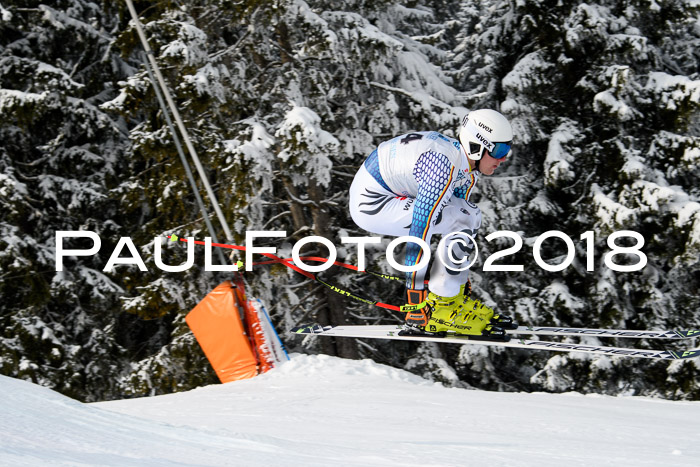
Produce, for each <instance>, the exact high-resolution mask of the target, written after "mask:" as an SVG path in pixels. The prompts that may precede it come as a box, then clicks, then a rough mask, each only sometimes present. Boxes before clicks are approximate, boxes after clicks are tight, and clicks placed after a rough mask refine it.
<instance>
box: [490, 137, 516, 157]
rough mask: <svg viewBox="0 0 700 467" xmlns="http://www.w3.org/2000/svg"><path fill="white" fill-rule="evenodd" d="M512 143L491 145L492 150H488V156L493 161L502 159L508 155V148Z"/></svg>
mask: <svg viewBox="0 0 700 467" xmlns="http://www.w3.org/2000/svg"><path fill="white" fill-rule="evenodd" d="M512 143H513V142H512V141H508V142H507V143H493V148H491V149H489V150H488V151H489V155H491V157H493V158H494V159H503V158H504V157H506V156H507V155H508V154H510V146H511V144H512Z"/></svg>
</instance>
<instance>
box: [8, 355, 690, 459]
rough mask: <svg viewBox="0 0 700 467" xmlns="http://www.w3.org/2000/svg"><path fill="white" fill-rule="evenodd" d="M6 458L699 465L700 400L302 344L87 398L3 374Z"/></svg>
mask: <svg viewBox="0 0 700 467" xmlns="http://www.w3.org/2000/svg"><path fill="white" fill-rule="evenodd" d="M0 391H2V394H3V397H2V398H0V413H2V417H0V432H1V433H2V436H0V465H8V466H9V465H12V466H45V465H52V466H84V465H100V466H184V465H188V466H226V465H230V466H258V465H259V466H269V465H284V466H313V465H322V466H332V465H343V466H350V465H362V466H372V465H376V466H380V465H381V466H392V465H402V466H407V465H408V466H410V465H421V466H425V465H441V466H450V465H454V466H458V465H459V466H484V465H489V466H508V467H514V466H538V467H542V466H553V467H554V466H557V467H559V466H562V465H566V466H592V465H595V466H616V467H619V466H635V467H643V466H659V465H673V466H695V465H697V459H698V457H700V443H698V442H697V440H698V439H700V438H699V437H700V423H699V422H698V418H700V417H699V416H700V402H670V401H663V400H656V399H649V398H636V397H604V396H595V395H588V396H584V395H580V394H563V395H554V394H542V393H537V394H525V393H496V392H484V391H474V390H465V389H454V388H445V387H443V386H440V385H438V384H435V383H431V382H428V381H426V380H423V379H421V378H419V377H417V376H414V375H412V374H409V373H407V372H405V371H402V370H397V369H394V368H390V367H387V366H383V365H379V364H376V363H374V362H371V361H369V360H362V361H353V360H343V359H339V358H335V357H329V356H323V355H318V356H309V355H294V356H293V358H292V360H291V361H290V362H288V363H285V364H284V365H282V366H281V367H279V368H277V369H275V370H272V371H270V372H268V373H266V374H264V375H261V376H258V377H256V378H253V379H250V380H245V381H238V382H233V383H229V384H226V385H215V386H209V387H204V388H199V389H196V390H193V391H189V392H185V393H179V394H172V395H168V396H158V397H151V398H143V399H131V400H122V401H113V402H102V403H97V404H83V403H80V402H76V401H74V400H72V399H69V398H67V397H64V396H61V395H59V394H57V393H55V392H53V391H51V390H49V389H46V388H42V387H39V386H36V385H33V384H31V383H28V382H24V381H20V380H16V379H12V378H8V377H5V376H0Z"/></svg>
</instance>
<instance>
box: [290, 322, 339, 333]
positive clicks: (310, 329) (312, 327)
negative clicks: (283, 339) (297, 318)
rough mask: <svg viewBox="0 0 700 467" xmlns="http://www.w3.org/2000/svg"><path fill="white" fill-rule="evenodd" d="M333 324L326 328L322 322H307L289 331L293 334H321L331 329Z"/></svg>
mask: <svg viewBox="0 0 700 467" xmlns="http://www.w3.org/2000/svg"><path fill="white" fill-rule="evenodd" d="M330 327H331V326H327V327H326V328H324V327H323V326H321V325H320V324H305V325H302V326H295V327H293V328H292V329H291V330H290V331H289V332H290V333H291V334H321V333H322V332H324V331H326V330H327V328H328V329H329V328H330Z"/></svg>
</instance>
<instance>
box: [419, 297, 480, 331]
mask: <svg viewBox="0 0 700 467" xmlns="http://www.w3.org/2000/svg"><path fill="white" fill-rule="evenodd" d="M427 302H428V305H429V306H430V307H431V308H432V313H431V316H430V320H428V324H427V325H426V326H425V328H424V329H425V331H428V332H431V333H447V332H449V333H455V334H464V335H469V336H481V335H483V333H484V331H485V330H486V328H487V327H488V326H489V324H490V317H485V316H483V314H482V313H475V312H472V311H470V310H467V309H466V308H465V307H464V303H463V297H462V295H461V294H457V295H455V296H454V297H441V296H440V295H436V294H434V293H432V292H430V293H429V294H428V300H427Z"/></svg>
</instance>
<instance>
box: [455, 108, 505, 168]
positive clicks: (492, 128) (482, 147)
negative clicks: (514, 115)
mask: <svg viewBox="0 0 700 467" xmlns="http://www.w3.org/2000/svg"><path fill="white" fill-rule="evenodd" d="M459 142H460V143H461V144H462V146H464V151H465V152H466V153H467V157H469V159H471V160H474V161H478V160H481V158H482V157H483V156H484V151H488V152H489V155H490V156H491V157H493V158H494V159H503V158H504V157H506V156H507V155H508V154H510V146H511V143H512V142H513V128H511V126H510V123H509V122H508V119H507V118H506V117H504V116H503V115H502V114H501V113H499V112H496V111H495V110H490V109H479V110H472V111H471V112H469V113H468V114H467V115H466V116H465V117H464V118H463V119H462V127H461V128H460V130H459Z"/></svg>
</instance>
